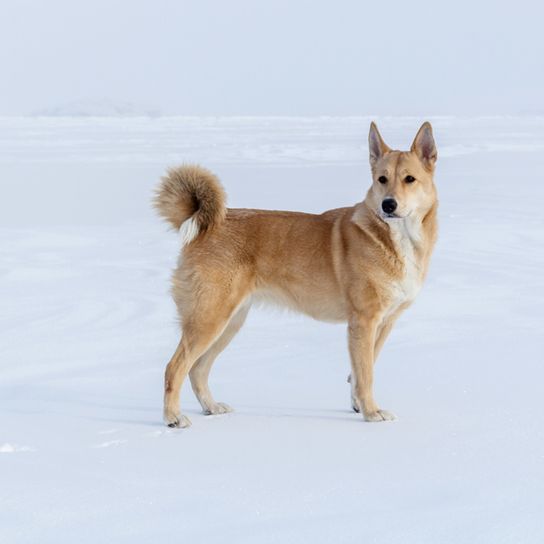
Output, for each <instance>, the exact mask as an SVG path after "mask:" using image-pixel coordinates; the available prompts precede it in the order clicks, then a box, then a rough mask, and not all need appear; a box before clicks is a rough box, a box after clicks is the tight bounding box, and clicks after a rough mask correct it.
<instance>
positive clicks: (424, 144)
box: [366, 122, 437, 221]
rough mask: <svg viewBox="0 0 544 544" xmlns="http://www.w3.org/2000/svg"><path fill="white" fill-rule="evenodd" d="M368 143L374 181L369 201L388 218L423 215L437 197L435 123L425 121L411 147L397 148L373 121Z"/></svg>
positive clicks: (380, 215) (379, 212)
mask: <svg viewBox="0 0 544 544" xmlns="http://www.w3.org/2000/svg"><path fill="white" fill-rule="evenodd" d="M368 147H369V151H370V167H371V170H372V179H373V183H372V187H371V188H370V190H369V192H368V195H367V198H366V202H367V204H368V205H369V206H370V207H371V208H372V210H373V211H375V212H376V214H378V216H379V217H381V218H382V219H383V220H384V221H394V220H399V219H404V218H406V217H409V216H415V217H418V216H419V217H423V216H424V215H425V214H426V213H427V212H428V211H429V210H430V209H431V207H432V206H433V204H434V202H435V201H436V189H435V186H434V182H433V174H434V166H435V163H436V159H437V151H436V146H435V143H434V138H433V129H432V127H431V124H430V123H428V122H426V123H423V125H421V128H420V129H419V131H418V133H417V134H416V137H415V138H414V142H413V143H412V147H411V148H410V151H394V150H392V149H390V148H389V147H388V146H387V144H386V143H385V142H384V141H383V139H382V137H381V135H380V133H379V132H378V127H377V126H376V125H375V124H374V123H371V125H370V133H369V135H368Z"/></svg>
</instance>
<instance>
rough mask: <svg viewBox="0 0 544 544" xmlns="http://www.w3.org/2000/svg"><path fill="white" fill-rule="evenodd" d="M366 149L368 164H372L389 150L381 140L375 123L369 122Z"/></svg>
mask: <svg viewBox="0 0 544 544" xmlns="http://www.w3.org/2000/svg"><path fill="white" fill-rule="evenodd" d="M368 151H369V154H370V164H372V165H374V164H375V163H376V162H377V161H378V159H380V158H381V157H382V156H383V155H384V154H385V153H387V152H388V151H390V149H389V147H388V146H387V144H386V143H385V142H384V141H383V139H382V137H381V135H380V133H379V131H378V127H377V126H376V123H374V121H372V123H370V132H369V133H368Z"/></svg>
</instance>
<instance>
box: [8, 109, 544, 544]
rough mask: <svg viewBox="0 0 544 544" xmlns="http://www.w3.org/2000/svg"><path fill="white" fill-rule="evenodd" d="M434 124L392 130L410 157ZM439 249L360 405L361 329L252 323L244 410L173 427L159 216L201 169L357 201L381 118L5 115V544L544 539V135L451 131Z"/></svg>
mask: <svg viewBox="0 0 544 544" xmlns="http://www.w3.org/2000/svg"><path fill="white" fill-rule="evenodd" d="M421 121H422V120H421V119H414V118H382V119H378V124H379V126H380V129H381V130H382V134H383V136H384V138H385V140H386V141H387V142H388V143H389V144H390V145H391V146H393V147H400V148H406V147H407V146H408V145H409V144H410V142H411V139H412V137H413V135H414V134H415V131H416V130H417V128H418V127H419V125H420V122H421ZM431 121H432V122H433V125H434V128H435V132H436V137H437V141H438V146H439V154H440V159H439V166H438V172H437V184H438V188H439V193H440V200H441V206H440V224H441V231H440V240H439V243H438V245H437V248H436V252H435V255H434V258H433V263H432V267H431V271H430V275H429V279H428V282H427V283H426V285H425V287H424V289H423V291H422V292H421V294H420V295H419V297H418V300H417V301H416V303H415V305H414V306H413V307H412V308H411V309H410V310H409V311H408V312H407V313H406V314H405V315H404V316H403V317H402V319H401V320H400V322H399V324H398V326H397V328H396V329H395V330H394V332H393V334H392V336H391V338H390V341H389V342H388V343H387V344H386V347H385V349H384V351H383V354H382V357H381V360H380V362H379V364H378V365H377V376H376V388H375V391H376V397H377V400H378V402H379V403H380V405H381V406H382V407H383V408H385V409H390V410H392V411H394V412H395V413H396V414H397V415H398V416H399V419H398V421H396V422H394V423H383V424H369V423H364V422H363V421H362V419H361V417H360V416H358V415H356V414H354V413H353V412H351V410H350V402H349V388H348V385H347V383H346V376H347V374H348V369H349V363H348V353H347V348H346V333H345V327H344V326H340V325H330V324H322V323H318V322H314V321H311V320H310V319H307V318H304V317H300V316H296V315H292V314H288V313H279V312H277V311H269V310H262V309H256V310H253V311H252V313H251V314H250V318H249V320H248V323H247V324H246V326H245V328H244V329H243V330H242V332H241V333H240V334H239V336H238V337H237V338H236V339H235V340H234V342H233V344H232V345H231V346H230V347H229V348H228V349H227V350H226V351H225V352H224V354H223V355H222V356H221V358H220V359H219V360H218V362H217V364H216V366H215V368H214V371H213V373H212V378H211V384H212V390H213V391H214V394H215V396H216V398H217V400H219V401H225V402H228V403H229V404H231V405H232V406H233V407H234V408H235V410H236V411H235V412H234V413H233V414H229V415H225V416H203V415H201V414H200V411H199V406H198V404H197V401H196V400H195V398H194V397H193V394H192V392H191V391H190V387H188V385H187V384H186V386H185V388H184V392H183V394H182V407H183V410H184V412H185V413H186V414H187V415H188V416H189V417H190V418H191V419H192V421H193V426H192V427H191V428H190V429H187V430H177V429H176V430H171V429H168V428H166V427H164V426H163V424H162V421H161V409H162V406H161V404H162V379H163V371H164V366H165V364H166V362H167V361H168V358H169V357H170V355H171V353H172V352H173V350H174V348H175V345H176V342H177V339H178V334H179V331H178V328H177V325H176V316H175V309H174V305H173V303H172V301H171V299H170V297H169V294H168V289H169V275H170V271H171V269H172V267H173V266H174V263H175V260H176V255H177V251H178V247H179V244H180V241H179V238H178V237H177V236H176V235H175V234H172V233H170V232H167V229H166V227H165V225H163V224H162V223H161V222H160V221H159V220H158V219H157V218H155V216H154V214H153V212H152V211H151V209H150V207H149V200H150V196H151V192H152V189H153V187H154V186H155V183H156V182H157V180H158V178H159V176H160V175H161V173H162V172H163V171H164V170H165V168H166V167H167V166H168V165H172V164H176V163H179V162H182V161H200V162H202V163H203V164H205V165H206V166H209V167H211V168H212V169H214V170H215V171H216V172H217V174H218V175H219V176H220V177H221V179H222V180H223V183H224V185H225V187H226V189H227V192H228V195H229V202H230V204H231V205H232V206H237V207H242V206H255V207H267V208H280V209H299V210H305V211H311V212H313V211H320V210H324V209H327V208H332V207H337V206H342V205H347V204H351V203H353V202H355V201H357V200H360V199H362V197H363V195H364V193H365V192H366V188H367V186H368V183H369V172H368V166H367V159H366V154H367V151H366V146H365V142H366V134H367V130H368V123H369V119H367V118H361V117H359V118H355V117H353V118H157V119H147V118H131V119H113V118H112V119H106V118H86V119H75V118H55V119H51V118H38V119H28V118H2V119H0V182H1V187H2V199H1V200H0V276H1V280H2V281H1V282H0V297H1V300H2V307H3V311H2V313H1V314H0V542H2V544H3V543H9V544H11V543H36V542H39V543H40V544H42V543H43V544H46V543H55V544H59V543H65V542H66V543H72V542H78V543H87V542H88V543H91V542H92V543H97V542H115V543H125V542H126V543H129V542H130V543H147V542H149V543H155V542H158V541H160V539H161V538H164V539H167V541H169V542H170V541H183V542H191V543H215V542H236V543H272V542H278V543H299V542H312V543H314V542H335V543H344V542H345V543H347V542H350V543H351V542H365V543H366V542H375V543H380V544H381V543H384V544H387V543H395V544H397V543H398V544H401V543H402V544H411V543H414V544H415V543H418V544H421V543H429V544H430V543H437V542H440V543H458V542H471V543H472V544H475V543H486V544H487V543H491V542H493V543H533V542H541V541H543V539H544V521H543V518H542V511H543V509H544V480H543V478H544V440H543V438H544V437H543V428H544V414H543V410H542V383H543V379H544V369H543V367H542V356H541V351H542V329H543V307H544V305H543V302H544V295H543V293H544V274H543V271H544V219H543V215H542V209H541V208H542V205H543V203H544V199H543V197H544V183H543V180H542V172H543V171H544V118H531V117H525V118H521V117H520V118H514V117H510V118H504V117H502V118H501V117H494V118H450V117H441V118H435V119H431Z"/></svg>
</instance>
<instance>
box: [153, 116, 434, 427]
mask: <svg viewBox="0 0 544 544" xmlns="http://www.w3.org/2000/svg"><path fill="white" fill-rule="evenodd" d="M369 146H370V163H371V169H372V177H373V183H372V185H371V187H370V189H369V191H368V193H367V196H366V198H365V200H364V201H363V202H361V203H360V204H357V205H355V206H353V207H348V208H340V209H336V210H330V211H327V212H325V213H323V214H321V215H313V214H306V213H299V212H284V211H264V210H243V209H229V210H227V211H226V215H225V212H224V196H223V195H224V193H223V191H222V189H221V187H220V185H219V182H218V181H217V178H215V176H213V175H212V174H210V173H209V172H208V171H205V170H203V169H200V168H198V167H182V168H181V169H178V170H171V171H170V173H169V175H168V176H167V177H166V178H164V179H163V182H162V185H161V188H160V189H159V194H158V197H157V200H156V204H157V207H158V208H159V211H160V213H161V215H162V216H163V217H166V218H167V219H168V220H169V221H170V222H171V223H172V224H173V225H174V226H176V227H177V228H179V226H180V225H181V224H182V223H183V221H186V220H188V219H189V218H190V217H191V215H190V213H191V212H192V213H194V214H195V216H198V224H199V229H200V230H199V232H198V235H197V236H196V237H195V238H194V239H192V240H189V241H188V242H187V243H186V245H185V246H184V248H183V249H182V255H181V258H180V261H179V265H178V268H177V269H176V271H175V272H174V277H173V296H174V300H175V302H176V304H177V307H178V311H179V315H180V318H181V325H182V330H183V334H182V338H181V340H180V343H179V345H178V348H177V350H176V352H175V354H174V356H173V357H172V359H171V361H170V362H169V364H168V366H167V369H166V375H165V398H164V418H165V421H166V423H167V424H168V425H170V426H179V427H185V426H187V425H189V424H190V421H189V420H188V419H187V417H186V416H182V415H181V414H180V412H179V392H180V388H181V385H182V383H183V380H184V379H185V377H186V376H187V374H189V375H190V378H191V384H192V386H193V390H194V392H195V394H196V396H197V398H198V399H199V401H200V403H201V405H202V408H203V410H204V412H205V413H211V414H216V413H224V412H226V411H229V410H230V408H229V407H228V406H227V405H225V404H221V403H217V402H215V400H214V399H213V397H212V395H211V393H210V390H209V387H208V375H209V372H210V369H211V366H212V364H213V362H214V360H215V358H216V357H217V355H218V354H219V353H220V352H221V351H222V350H223V349H224V348H225V347H226V346H227V345H228V343H229V342H230V340H231V339H232V337H233V336H234V335H235V334H236V332H237V331H238V330H239V328H240V327H241V326H242V324H243V322H244V320H245V316H246V315H247V311H248V310H249V307H250V305H251V304H252V303H253V302H255V301H265V302H273V303H275V304H281V305H284V306H287V307H289V308H292V309H294V310H297V311H299V312H302V313H304V314H307V315H309V316H311V317H313V318H315V319H319V320H324V321H332V322H346V323H347V324H348V332H349V352H350V357H351V380H350V381H351V388H352V403H353V408H354V409H355V410H356V411H361V412H362V413H363V415H364V417H365V419H366V420H367V421H383V420H389V419H393V415H392V414H390V413H389V412H386V411H385V410H381V409H380V408H379V407H378V405H377V404H376V402H375V400H374V396H373V391H372V382H373V366H374V361H375V360H376V358H377V356H378V353H379V351H380V350H381V348H382V346H383V344H384V342H385V340H386V338H387V336H388V334H389V332H390V331H391V328H392V327H393V324H394V322H395V320H396V319H397V318H398V316H399V315H400V314H401V313H402V312H403V311H404V310H405V309H406V308H407V307H408V306H409V305H410V304H411V303H412V301H413V299H414V297H415V296H416V294H417V292H418V290H419V288H420V287H421V284H422V282H423V279H424V277H425V275H426V273H427V268H428V265H429V259H430V256H431V252H432V249H433V246H434V243H435V240H436V235H437V223H436V212H437V200H436V190H435V186H434V182H433V173H434V165H435V161H436V148H435V145H434V140H433V136H432V129H431V126H430V124H428V123H425V124H424V125H423V126H422V127H421V129H420V130H419V132H418V134H417V136H416V138H415V140H414V143H413V144H412V148H411V150H410V151H408V152H400V151H392V150H391V149H389V147H387V146H386V145H385V143H384V142H383V140H382V138H381V136H380V135H379V132H378V130H377V128H376V126H375V125H374V124H372V125H371V129H370V135H369ZM408 175H411V176H413V177H414V178H415V181H414V182H413V183H407V182H406V179H407V178H406V176H408ZM380 176H386V177H387V183H385V184H382V183H380V182H379V181H378V179H379V178H380ZM384 198H394V199H395V200H396V201H397V202H398V208H397V214H398V216H399V217H398V218H391V217H386V216H385V215H384V212H383V211H382V208H381V206H382V201H383V200H384ZM203 210H206V211H203ZM223 217H224V218H223ZM212 226H213V227H215V228H210V227H212Z"/></svg>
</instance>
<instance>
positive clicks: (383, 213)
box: [380, 212, 404, 221]
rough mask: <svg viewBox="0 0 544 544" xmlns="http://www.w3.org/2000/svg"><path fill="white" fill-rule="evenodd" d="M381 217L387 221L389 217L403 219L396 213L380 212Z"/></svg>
mask: <svg viewBox="0 0 544 544" xmlns="http://www.w3.org/2000/svg"><path fill="white" fill-rule="evenodd" d="M380 215H381V217H382V219H383V220H384V221H387V220H390V219H404V217H402V216H401V215H398V214H396V213H385V212H381V213H380Z"/></svg>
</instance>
